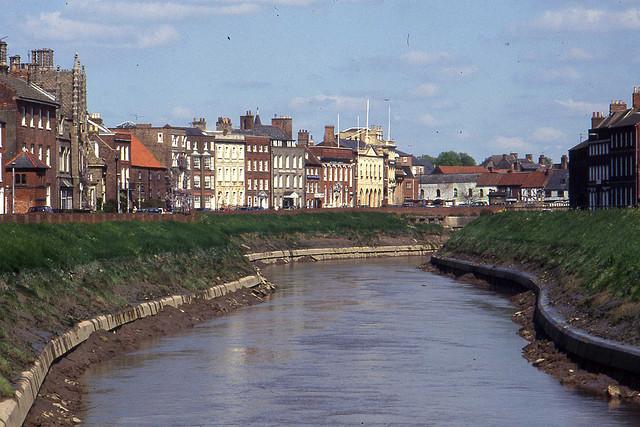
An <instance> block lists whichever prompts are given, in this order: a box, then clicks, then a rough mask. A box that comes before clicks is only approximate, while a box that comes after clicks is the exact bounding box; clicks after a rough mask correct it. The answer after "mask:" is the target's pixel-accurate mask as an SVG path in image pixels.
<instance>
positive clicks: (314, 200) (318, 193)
mask: <svg viewBox="0 0 640 427" xmlns="http://www.w3.org/2000/svg"><path fill="white" fill-rule="evenodd" d="M298 141H300V139H299V138H298ZM304 156H305V157H304V167H305V192H304V194H305V207H307V208H321V207H322V202H323V200H324V192H323V181H322V162H321V161H320V159H318V158H317V157H316V155H315V154H313V153H312V152H311V151H310V150H308V149H307V150H306V151H305V153H304Z"/></svg>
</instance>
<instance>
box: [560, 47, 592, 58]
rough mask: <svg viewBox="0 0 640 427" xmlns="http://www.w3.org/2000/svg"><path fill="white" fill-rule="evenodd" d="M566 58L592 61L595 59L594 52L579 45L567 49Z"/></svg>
mask: <svg viewBox="0 0 640 427" xmlns="http://www.w3.org/2000/svg"><path fill="white" fill-rule="evenodd" d="M565 59H568V60H573V61H591V60H592V59H594V56H593V54H591V53H590V52H588V51H586V50H584V49H581V48H579V47H572V48H571V49H569V50H567V53H566V57H565Z"/></svg>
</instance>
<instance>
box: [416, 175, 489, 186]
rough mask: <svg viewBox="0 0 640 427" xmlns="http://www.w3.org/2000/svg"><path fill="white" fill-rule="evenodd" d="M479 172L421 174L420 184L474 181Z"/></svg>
mask: <svg viewBox="0 0 640 427" xmlns="http://www.w3.org/2000/svg"><path fill="white" fill-rule="evenodd" d="M478 175H479V174H474V173H472V174H469V173H451V174H433V173H432V174H430V175H421V176H420V184H458V183H469V182H476V180H477V179H478Z"/></svg>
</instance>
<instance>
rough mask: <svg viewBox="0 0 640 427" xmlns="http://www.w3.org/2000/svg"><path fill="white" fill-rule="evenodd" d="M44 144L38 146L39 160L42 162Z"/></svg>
mask: <svg viewBox="0 0 640 427" xmlns="http://www.w3.org/2000/svg"><path fill="white" fill-rule="evenodd" d="M42 154H43V153H42V144H40V145H38V160H42Z"/></svg>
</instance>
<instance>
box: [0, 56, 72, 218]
mask: <svg viewBox="0 0 640 427" xmlns="http://www.w3.org/2000/svg"><path fill="white" fill-rule="evenodd" d="M0 68H1V67H0ZM57 108H58V103H57V102H56V100H55V97H54V96H53V95H51V94H49V93H47V92H45V91H44V90H42V89H41V88H39V87H38V86H36V85H34V84H32V83H29V82H27V81H25V80H22V79H20V78H17V77H14V76H11V75H8V74H7V73H6V69H4V70H0V123H1V125H0V126H1V127H2V128H3V129H2V134H3V138H2V148H0V150H2V151H0V156H2V157H0V159H1V160H2V164H3V165H4V166H5V168H4V169H5V171H6V167H7V164H8V162H6V160H5V159H6V158H11V159H12V160H16V159H18V158H20V159H22V158H25V156H22V152H23V151H24V150H28V151H29V152H30V153H31V154H32V156H29V159H30V160H29V161H28V163H32V165H31V166H30V167H35V165H36V164H37V165H38V170H39V173H41V174H42V175H37V174H36V175H37V177H38V179H37V182H38V186H42V188H43V189H44V193H43V194H41V193H40V192H38V196H37V197H35V196H34V197H32V198H29V200H32V202H33V203H34V206H35V205H36V204H37V205H38V206H58V205H59V204H58V192H57V191H55V182H56V170H57V168H56V120H55V118H56V109H57ZM33 158H35V159H37V160H38V162H32V161H31V160H33ZM42 165H44V167H41V166H42ZM25 166H26V164H25ZM27 178H29V176H27ZM9 182H10V180H9ZM28 185H29V186H31V184H28ZM8 187H9V188H7V180H6V179H5V180H4V198H5V200H9V199H12V196H11V194H10V191H11V188H12V187H11V186H8ZM16 191H17V190H16ZM36 199H37V201H36ZM5 206H8V204H7V203H6V202H5ZM16 207H17V206H16ZM26 209H28V206H27V207H26ZM21 210H22V208H21ZM7 211H8V212H11V210H10V209H7Z"/></svg>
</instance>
